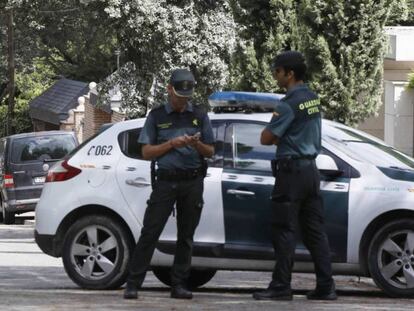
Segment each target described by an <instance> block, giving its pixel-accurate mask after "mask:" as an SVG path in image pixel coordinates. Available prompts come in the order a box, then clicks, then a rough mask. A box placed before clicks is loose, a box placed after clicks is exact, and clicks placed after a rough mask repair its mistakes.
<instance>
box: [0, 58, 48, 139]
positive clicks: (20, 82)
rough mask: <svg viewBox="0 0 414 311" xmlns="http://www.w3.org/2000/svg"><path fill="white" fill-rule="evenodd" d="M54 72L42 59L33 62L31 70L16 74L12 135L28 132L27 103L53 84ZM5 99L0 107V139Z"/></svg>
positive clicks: (5, 107) (3, 132)
mask: <svg viewBox="0 0 414 311" xmlns="http://www.w3.org/2000/svg"><path fill="white" fill-rule="evenodd" d="M54 75H55V74H54V72H53V70H52V68H51V67H50V66H48V65H46V64H45V61H44V60H43V59H39V58H36V59H34V60H33V66H32V67H31V68H29V67H26V68H25V69H24V70H23V71H21V72H16V97H15V109H14V120H13V122H12V128H13V130H14V133H24V132H30V131H31V130H32V122H31V119H30V116H29V102H30V101H31V100H32V99H33V98H35V97H37V96H39V95H40V94H42V93H43V92H44V91H45V90H46V89H47V88H49V87H50V86H51V84H52V83H53V77H54ZM7 100H8V99H7V98H6V99H5V100H4V103H3V104H2V105H0V122H1V124H2V126H1V128H0V137H2V136H5V135H6V125H7V118H8V116H7V114H8V112H7Z"/></svg>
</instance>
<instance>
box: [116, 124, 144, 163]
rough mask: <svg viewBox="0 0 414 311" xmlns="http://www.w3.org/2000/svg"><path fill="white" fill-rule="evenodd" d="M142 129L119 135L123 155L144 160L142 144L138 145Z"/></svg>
mask: <svg viewBox="0 0 414 311" xmlns="http://www.w3.org/2000/svg"><path fill="white" fill-rule="evenodd" d="M140 133H141V128H135V129H132V130H128V131H124V132H121V133H120V134H119V135H118V143H119V147H120V148H121V151H122V153H123V154H125V155H126V156H127V157H129V158H133V159H140V160H142V144H139V143H138V137H139V134H140Z"/></svg>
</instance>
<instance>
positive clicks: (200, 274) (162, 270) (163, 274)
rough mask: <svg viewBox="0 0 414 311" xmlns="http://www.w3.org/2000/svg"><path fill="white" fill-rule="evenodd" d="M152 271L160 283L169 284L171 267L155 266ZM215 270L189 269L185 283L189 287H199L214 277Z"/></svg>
mask: <svg viewBox="0 0 414 311" xmlns="http://www.w3.org/2000/svg"><path fill="white" fill-rule="evenodd" d="M152 272H153V273H154V274H155V276H156V277H157V279H158V280H160V281H161V282H162V283H164V284H165V285H167V286H171V277H170V272H171V268H169V267H156V268H153V269H152ZM216 272H217V271H216V270H212V269H191V272H190V277H189V278H188V284H187V285H188V287H189V288H190V289H195V288H198V287H201V286H203V285H204V284H207V283H208V282H209V281H210V280H211V279H212V278H213V277H214V275H215V274H216Z"/></svg>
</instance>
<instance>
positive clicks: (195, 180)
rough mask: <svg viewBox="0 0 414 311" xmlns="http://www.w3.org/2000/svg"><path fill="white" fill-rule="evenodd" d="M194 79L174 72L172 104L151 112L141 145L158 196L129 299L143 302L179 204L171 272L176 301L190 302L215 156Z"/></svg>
mask: <svg viewBox="0 0 414 311" xmlns="http://www.w3.org/2000/svg"><path fill="white" fill-rule="evenodd" d="M194 84H195V80H194V76H193V74H192V73H191V72H190V71H188V70H186V69H176V70H174V71H173V72H172V74H171V78H170V83H169V85H168V87H167V89H168V95H169V100H168V102H167V103H166V104H165V105H162V106H160V107H158V108H156V109H153V110H151V112H150V113H149V115H148V117H147V120H146V122H145V125H144V128H143V129H142V131H141V134H140V136H139V139H138V142H139V143H141V144H143V148H142V155H143V158H144V159H153V160H155V161H156V163H157V170H156V171H154V172H153V173H155V175H156V178H155V182H154V184H153V191H152V193H151V196H150V198H149V201H148V206H147V209H146V211H145V216H144V222H143V228H142V230H141V236H140V238H139V241H138V243H137V245H136V247H135V250H134V252H133V255H132V258H131V261H130V266H129V276H128V279H127V286H126V289H125V292H124V298H125V299H136V298H138V293H137V291H138V289H139V288H140V287H141V285H142V283H143V281H144V278H145V274H146V271H147V268H148V266H149V264H150V261H151V258H152V255H153V253H154V249H155V246H156V243H157V241H158V239H159V236H160V234H161V232H162V230H163V228H164V226H165V224H166V222H167V220H168V217H169V216H170V214H171V213H172V211H173V208H174V204H176V212H177V244H176V252H175V257H174V264H173V267H172V270H171V285H172V288H171V297H172V298H180V299H191V298H192V293H191V291H189V290H188V289H187V287H186V280H187V278H188V276H189V273H190V266H191V254H192V246H193V235H194V231H195V229H196V227H197V225H198V223H199V220H200V214H201V210H202V205H203V183H204V177H205V174H206V169H207V167H206V165H204V162H205V161H204V157H211V156H212V155H213V153H214V147H213V143H214V137H213V131H212V128H211V124H210V120H209V118H208V116H207V114H206V113H205V112H203V111H202V110H200V109H199V108H197V107H195V106H193V105H192V104H191V103H190V102H189V98H190V97H191V96H192V94H193V89H194Z"/></svg>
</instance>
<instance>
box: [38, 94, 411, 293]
mask: <svg viewBox="0 0 414 311" xmlns="http://www.w3.org/2000/svg"><path fill="white" fill-rule="evenodd" d="M223 94H224V95H226V94H225V93H223ZM223 94H221V95H223ZM219 95H220V94H219ZM224 95H223V96H224ZM233 95H238V94H237V93H235V94H233ZM262 95H263V94H250V96H257V98H256V100H257V101H259V102H260V98H261V96H262ZM209 116H210V120H211V122H212V126H213V129H214V134H215V136H216V140H217V142H216V146H215V149H216V153H215V155H214V157H213V158H212V159H210V160H209V168H208V174H207V177H206V179H205V191H204V201H205V204H204V207H203V212H202V216H201V221H200V224H199V226H198V228H197V230H196V233H195V237H194V251H193V261H192V267H193V270H192V273H191V277H190V283H191V286H193V287H197V286H201V285H203V284H205V283H207V282H208V281H209V280H210V279H211V278H212V277H213V276H214V274H215V272H216V271H217V270H251V271H254V270H257V271H259V270H260V271H263V270H269V271H271V270H272V269H273V265H274V255H273V247H272V245H271V238H270V224H269V221H270V200H269V197H270V193H271V190H272V187H273V184H274V177H273V176H272V174H271V171H270V160H271V159H272V158H273V157H274V154H275V146H262V145H260V142H259V137H260V133H261V131H262V129H263V127H264V126H265V124H266V123H267V122H268V121H269V120H270V118H271V114H270V113H249V114H246V113H238V112H233V113H228V112H222V113H211V114H210V115H209ZM144 121H145V119H136V120H131V121H125V122H120V123H116V124H114V125H112V126H111V127H109V128H107V129H106V130H104V131H102V132H100V133H99V134H98V135H96V136H94V137H92V138H91V139H89V140H88V141H86V142H84V143H83V144H82V145H81V146H79V148H78V149H76V150H75V151H74V152H72V153H71V154H70V155H69V157H68V158H67V159H66V160H64V161H61V162H59V163H57V164H56V165H55V166H54V167H53V168H52V169H51V170H50V171H49V173H48V176H47V181H46V184H45V186H44V189H43V192H42V195H41V198H40V201H39V203H38V204H37V207H36V230H35V237H36V242H37V244H38V245H39V247H40V248H41V249H42V250H43V251H44V252H45V253H47V254H49V255H51V256H55V257H62V258H63V263H64V266H65V269H66V272H67V273H68V275H69V276H70V277H71V279H72V280H73V281H74V282H75V283H77V284H78V285H79V286H81V287H83V288H90V289H107V288H116V287H119V286H121V285H122V284H123V283H124V282H125V278H126V275H127V263H128V260H129V257H130V255H131V250H132V249H133V246H134V244H135V242H136V241H137V240H138V238H139V235H140V230H141V227H142V220H143V217H144V212H145V209H146V207H147V204H146V202H147V200H148V198H149V195H150V192H151V176H150V162H149V161H144V160H142V159H141V154H140V146H139V145H138V143H137V138H138V135H139V133H140V130H141V128H142V126H143V125H144ZM322 129H323V135H322V136H323V137H322V139H323V142H322V145H323V151H322V154H321V155H320V156H319V157H318V158H317V165H318V168H319V169H320V171H321V176H322V182H321V190H322V193H323V197H324V203H325V216H326V231H327V234H328V238H329V243H330V247H331V254H330V255H331V257H332V261H333V269H334V273H335V274H353V275H361V276H371V277H372V278H373V279H374V280H375V282H376V284H378V286H379V287H381V288H382V289H383V290H384V291H385V292H386V293H387V294H389V295H391V296H412V295H414V270H413V266H414V255H413V249H414V159H412V158H410V157H408V156H406V155H404V154H402V153H401V152H398V151H397V150H395V149H393V148H392V147H389V146H387V145H386V144H384V142H382V141H380V140H378V139H376V138H373V137H371V136H369V135H367V134H365V133H363V132H360V131H357V130H355V129H352V128H350V127H347V126H344V125H341V124H339V123H335V122H332V121H327V120H324V121H323V125H322ZM175 240H176V222H175V219H174V216H173V215H171V217H170V219H169V221H168V223H167V225H166V227H165V230H164V231H163V233H162V235H161V238H160V241H159V243H158V245H157V249H156V251H155V254H154V257H153V259H152V262H151V265H152V269H153V271H154V273H155V275H156V276H157V277H158V278H159V279H160V280H161V281H162V282H164V283H166V284H169V274H168V270H169V267H170V266H171V265H172V262H173V256H174V249H175ZM294 270H295V271H302V272H303V271H309V272H311V271H312V270H313V263H312V262H311V258H310V254H309V252H308V251H307V249H306V248H305V247H304V246H303V244H302V243H301V242H300V236H299V237H298V244H297V248H296V264H295V267H294Z"/></svg>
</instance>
